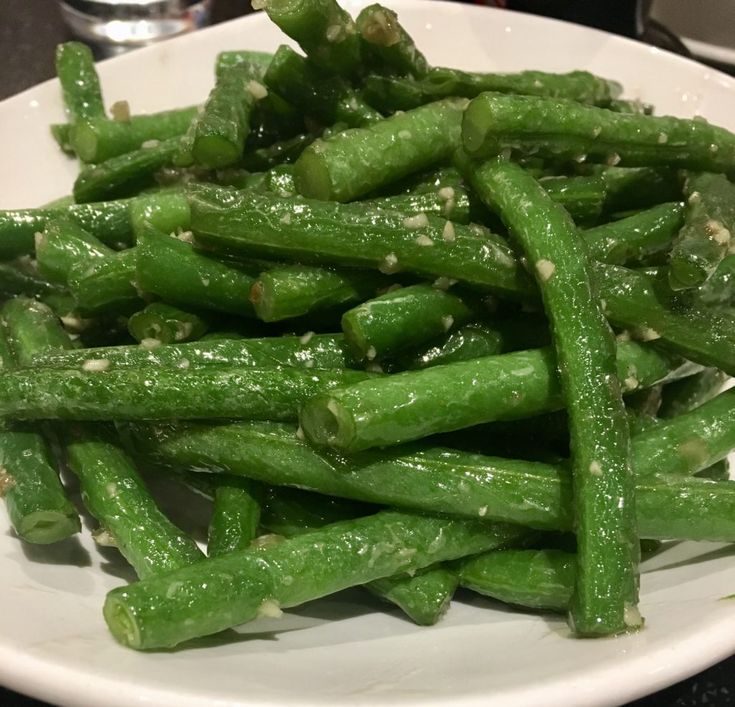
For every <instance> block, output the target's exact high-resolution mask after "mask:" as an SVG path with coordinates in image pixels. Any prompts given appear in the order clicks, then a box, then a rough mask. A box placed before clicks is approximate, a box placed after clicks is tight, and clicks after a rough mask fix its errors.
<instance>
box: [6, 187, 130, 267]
mask: <svg viewBox="0 0 735 707" xmlns="http://www.w3.org/2000/svg"><path fill="white" fill-rule="evenodd" d="M129 205H130V200H124V199H121V200H119V201H108V202H100V203H96V204H71V205H70V206H67V207H60V208H51V209H17V210H14V211H0V258H2V259H3V260H10V259H11V258H15V257H18V256H20V255H27V254H29V253H33V247H34V237H35V234H36V233H38V232H40V231H43V229H44V228H45V227H46V224H47V223H48V221H49V220H51V219H55V218H65V219H68V220H70V221H73V222H74V223H76V224H77V225H79V226H81V227H82V228H83V229H84V230H85V231H89V232H90V233H91V234H92V235H93V236H96V237H97V238H99V239H100V240H101V241H102V242H103V243H105V244H106V245H109V246H113V245H116V244H118V243H121V244H125V245H130V244H131V243H132V229H131V226H130V216H129V211H128V209H129Z"/></svg>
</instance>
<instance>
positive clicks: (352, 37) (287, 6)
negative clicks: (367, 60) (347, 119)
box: [258, 0, 362, 77]
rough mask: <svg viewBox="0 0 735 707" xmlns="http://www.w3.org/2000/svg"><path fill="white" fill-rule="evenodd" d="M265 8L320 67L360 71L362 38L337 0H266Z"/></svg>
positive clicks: (348, 72)
mask: <svg viewBox="0 0 735 707" xmlns="http://www.w3.org/2000/svg"><path fill="white" fill-rule="evenodd" d="M259 2H260V0H259ZM262 8H263V9H264V10H265V11H266V12H267V13H268V17H270V19H271V20H273V22H275V23H276V24H277V25H278V26H279V27H280V28H281V29H282V30H283V31H284V32H285V33H286V34H287V35H288V36H289V37H291V38H292V39H295V40H296V41H297V42H298V43H299V46H300V47H301V48H302V49H303V50H304V51H305V52H306V55H307V56H308V57H309V59H311V60H312V61H313V62H314V63H315V64H316V65H317V66H319V67H321V68H322V69H324V70H325V71H327V72H329V73H332V74H338V75H341V76H348V77H351V76H355V75H356V74H358V73H359V71H360V68H361V60H362V57H361V54H360V37H359V35H358V34H357V30H356V28H355V23H354V21H353V20H352V18H351V17H350V15H349V13H347V12H346V11H345V10H343V9H342V8H341V7H340V6H339V5H338V4H337V2H336V0H266V1H265V2H263V4H262ZM258 9H260V8H258Z"/></svg>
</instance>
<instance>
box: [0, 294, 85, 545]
mask: <svg viewBox="0 0 735 707" xmlns="http://www.w3.org/2000/svg"><path fill="white" fill-rule="evenodd" d="M0 319H1V320H2V328H1V330H0V367H1V368H2V370H3V371H8V370H10V369H12V368H13V367H14V366H15V364H16V362H26V361H27V360H28V358H29V356H30V355H31V354H32V352H33V351H34V349H38V348H42V347H45V346H54V345H55V342H59V343H60V344H61V345H62V346H69V345H70V341H69V337H68V336H66V334H64V332H63V330H61V327H60V326H59V324H58V320H56V319H55V317H53V314H52V313H51V312H50V311H49V309H48V308H47V307H45V306H44V305H42V304H40V303H39V302H35V301H34V300H24V299H15V300H10V301H9V302H6V303H5V305H4V306H3V308H2V311H1V312H0ZM0 469H2V471H1V472H0V496H2V497H3V498H4V499H5V507H6V509H7V511H8V516H9V518H10V523H11V525H12V526H13V529H14V530H15V532H16V534H17V535H18V537H20V538H21V539H22V540H25V541H26V542H30V543H39V544H46V543H53V542H57V541H59V540H64V539H65V538H68V537H70V536H71V535H74V534H75V533H78V532H79V530H80V527H81V526H80V523H79V516H78V514H77V512H76V509H75V508H74V506H73V505H72V504H71V502H70V501H69V499H68V498H67V496H66V492H65V491H64V487H63V486H62V484H61V481H60V479H59V475H58V472H57V471H56V469H55V467H54V463H53V461H52V457H51V451H50V449H49V446H48V444H47V443H46V440H45V439H44V436H43V435H42V434H41V433H40V432H39V431H37V430H33V429H30V428H27V427H23V426H19V425H14V426H12V427H10V428H3V429H2V430H0Z"/></svg>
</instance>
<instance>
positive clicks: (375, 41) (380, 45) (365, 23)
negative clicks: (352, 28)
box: [355, 3, 429, 78]
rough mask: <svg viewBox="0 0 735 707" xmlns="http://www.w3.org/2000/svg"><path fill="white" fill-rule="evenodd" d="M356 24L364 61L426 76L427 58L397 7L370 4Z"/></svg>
mask: <svg viewBox="0 0 735 707" xmlns="http://www.w3.org/2000/svg"><path fill="white" fill-rule="evenodd" d="M355 24H356V25H357V31H358V32H359V33H360V37H362V48H363V60H364V61H365V62H366V64H367V65H368V67H369V68H370V69H373V70H375V71H378V72H380V73H390V74H398V75H399V76H414V77H415V78H421V77H422V76H424V75H426V72H427V71H428V70H429V64H428V62H427V61H426V57H424V55H423V54H422V53H421V52H420V51H419V49H418V47H417V46H416V45H415V44H414V41H413V39H411V36H410V35H409V34H408V32H406V30H405V29H404V28H403V27H402V25H401V23H400V22H399V21H398V15H397V14H396V13H395V12H394V11H393V10H390V9H388V8H387V7H383V6H382V5H379V4H377V3H375V4H374V5H368V6H367V7H365V8H363V9H362V10H361V11H360V14H359V15H358V16H357V20H356V21H355Z"/></svg>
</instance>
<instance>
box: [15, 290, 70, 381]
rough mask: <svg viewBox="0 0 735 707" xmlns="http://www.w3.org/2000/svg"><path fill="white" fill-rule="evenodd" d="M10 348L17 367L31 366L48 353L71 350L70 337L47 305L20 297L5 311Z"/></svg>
mask: <svg viewBox="0 0 735 707" xmlns="http://www.w3.org/2000/svg"><path fill="white" fill-rule="evenodd" d="M2 319H3V321H4V323H5V327H6V336H7V339H8V345H9V346H10V350H11V351H12V355H13V359H14V360H15V363H16V364H17V365H18V366H21V367H27V366H30V365H32V364H31V362H32V361H33V358H34V357H35V356H38V355H43V354H44V353H46V352H49V351H63V350H65V349H70V348H72V342H71V339H70V338H69V335H68V334H67V333H66V332H65V331H64V330H63V329H62V327H61V324H60V322H59V320H58V318H57V317H56V315H55V314H54V313H53V312H52V311H51V309H49V308H48V307H47V306H46V305H45V304H42V303H41V302H37V301H36V300H33V299H25V298H23V297H18V298H16V299H11V300H8V301H7V302H6V303H5V304H4V305H3V308H2Z"/></svg>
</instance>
